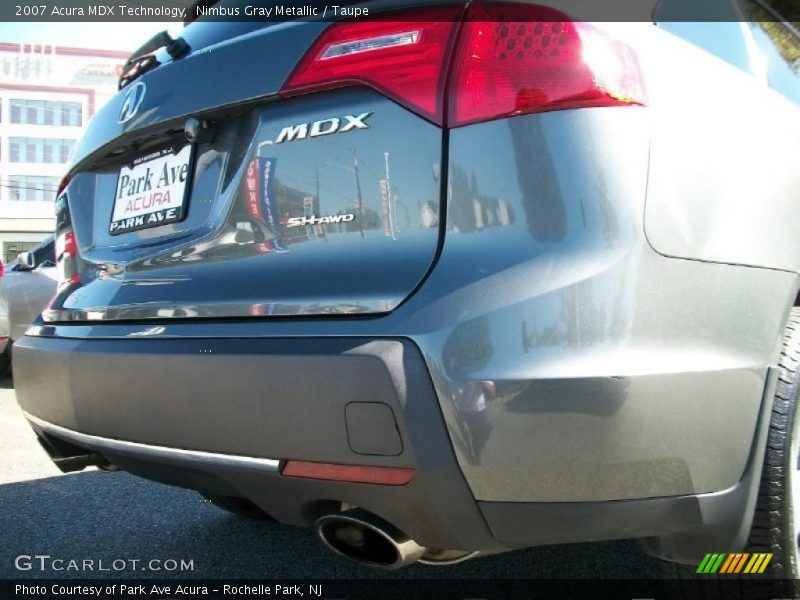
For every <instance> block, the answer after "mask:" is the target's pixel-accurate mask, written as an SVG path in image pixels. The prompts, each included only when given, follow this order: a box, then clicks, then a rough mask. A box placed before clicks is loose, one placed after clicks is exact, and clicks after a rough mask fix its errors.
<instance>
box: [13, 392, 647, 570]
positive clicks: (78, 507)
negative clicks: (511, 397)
mask: <svg viewBox="0 0 800 600" xmlns="http://www.w3.org/2000/svg"><path fill="white" fill-rule="evenodd" d="M35 555H46V556H49V557H50V558H48V559H34V558H32V559H27V558H25V557H27V556H31V557H33V556H35ZM20 556H22V557H23V558H18V557H20ZM55 560H61V561H62V562H60V563H58V562H53V561H55ZM87 560H89V561H92V563H91V565H92V570H83V571H82V570H77V569H76V570H71V569H70V567H71V564H81V565H82V568H85V563H84V562H83V561H87ZM69 561H76V562H75V563H70V562H69ZM115 561H116V562H115ZM153 561H155V562H153ZM170 561H174V562H170ZM181 561H183V562H184V564H185V565H186V566H185V569H186V570H183V571H181V568H180V566H179V565H180V563H181ZM29 566H30V568H29V569H28V567H29ZM123 566H124V568H120V567H123ZM18 567H19V568H18ZM53 567H61V569H63V570H58V571H54V570H53ZM118 568H120V569H119V570H117V569H118ZM20 569H22V570H20ZM100 569H106V570H100ZM167 569H169V570H167ZM173 569H174V570H173ZM21 577H40V578H68V577H74V578H80V577H113V578H119V577H158V578H172V577H194V578H270V579H271V578H297V579H300V578H337V579H360V578H375V577H377V578H395V577H396V578H420V579H422V578H487V579H507V578H543V579H563V578H566V579H571V578H592V579H594V578H635V579H650V578H653V577H657V568H656V563H655V561H654V560H653V559H651V558H648V557H647V556H645V555H644V554H642V553H641V552H640V551H639V550H638V548H637V546H636V544H635V543H633V542H627V541H622V542H612V543H602V544H600V543H595V544H572V545H564V546H545V547H539V548H533V549H529V550H523V551H517V552H511V553H508V554H503V555H497V556H489V557H484V558H478V559H475V560H472V561H469V562H466V563H463V564H460V565H456V566H451V567H428V566H424V565H415V566H411V567H408V568H406V569H403V570H400V571H396V572H392V573H386V572H384V571H376V570H373V569H370V568H367V567H363V566H361V565H358V564H356V563H354V562H351V561H349V560H347V559H344V558H340V557H338V556H335V555H333V554H332V553H331V552H330V551H328V550H327V549H325V548H324V547H323V546H322V545H321V543H320V542H319V541H318V540H317V538H316V537H315V535H314V534H313V532H312V531H311V530H310V529H303V528H296V527H291V526H286V525H281V524H278V523H265V522H260V521H253V520H250V519H246V518H242V517H236V516H233V515H230V514H228V513H226V512H225V511H223V510H221V509H218V508H216V507H214V506H213V505H211V504H208V503H206V502H203V501H202V499H201V497H200V496H199V495H198V494H197V493H195V492H191V491H189V490H183V489H179V488H174V487H170V486H166V485H160V484H156V483H152V482H150V481H146V480H143V479H139V478H137V477H134V476H132V475H129V474H127V473H122V472H115V473H104V472H101V471H98V470H96V469H91V470H87V471H82V472H80V473H72V474H67V475H64V474H61V473H60V472H59V471H58V469H56V468H55V467H54V466H53V465H52V464H51V463H50V461H49V459H48V458H47V456H46V455H45V453H44V451H43V450H42V449H41V448H40V447H39V445H38V444H37V442H36V440H35V437H34V435H33V432H32V431H31V430H30V428H29V427H28V425H27V423H26V422H25V420H24V418H23V416H22V413H21V412H20V409H19V407H18V405H17V403H16V401H15V398H14V390H13V385H12V382H11V380H10V379H5V380H0V578H21Z"/></svg>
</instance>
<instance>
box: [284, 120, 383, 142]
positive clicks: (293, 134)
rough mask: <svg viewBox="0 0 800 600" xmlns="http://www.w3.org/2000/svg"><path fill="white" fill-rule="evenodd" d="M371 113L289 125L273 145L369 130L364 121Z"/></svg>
mask: <svg viewBox="0 0 800 600" xmlns="http://www.w3.org/2000/svg"><path fill="white" fill-rule="evenodd" d="M371 115H372V112H365V113H361V114H360V115H345V116H344V117H341V118H340V117H331V118H329V119H320V120H319V121H313V122H311V123H298V124H297V125H289V126H288V127H284V128H283V129H281V132H280V133H279V134H278V137H277V138H275V141H274V142H272V143H273V144H283V143H284V142H294V141H296V140H304V139H306V138H315V137H320V136H323V135H331V134H332V133H346V132H348V131H353V130H354V129H369V125H367V123H366V120H367V119H368V118H369V117H370V116H371Z"/></svg>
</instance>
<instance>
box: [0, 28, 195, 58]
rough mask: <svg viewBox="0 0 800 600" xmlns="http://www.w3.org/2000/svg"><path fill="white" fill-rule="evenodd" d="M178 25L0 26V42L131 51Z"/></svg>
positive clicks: (173, 29)
mask: <svg viewBox="0 0 800 600" xmlns="http://www.w3.org/2000/svg"><path fill="white" fill-rule="evenodd" d="M181 28H182V25H181V24H180V23H175V22H167V23H130V22H129V23H0V42H32V43H36V44H54V45H56V46H77V47H80V48H99V49H103V50H124V51H126V52H132V51H133V50H135V49H136V48H138V47H139V46H141V45H142V44H143V43H144V42H146V41H147V40H148V39H149V38H150V37H151V36H152V35H153V34H154V33H158V32H159V31H164V30H165V29H166V30H168V31H169V32H170V33H177V32H179V31H180V30H181Z"/></svg>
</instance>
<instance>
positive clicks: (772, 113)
mask: <svg viewBox="0 0 800 600" xmlns="http://www.w3.org/2000/svg"><path fill="white" fill-rule="evenodd" d="M643 41H646V42H647V43H646V44H645V45H644V47H643V51H642V52H641V55H642V57H643V60H644V64H643V68H644V69H645V72H646V73H648V80H647V87H648V93H649V96H650V111H651V113H652V124H653V140H652V162H651V169H650V179H649V188H648V189H649V193H648V197H647V210H646V220H645V228H646V231H647V237H648V240H649V241H650V243H651V244H652V245H653V247H654V248H655V249H656V250H657V251H658V252H661V253H662V254H665V255H668V256H675V257H683V258H693V259H699V260H707V261H714V262H722V263H734V264H744V265H753V266H759V267H768V268H771V269H785V270H787V271H794V272H800V236H798V235H797V232H796V230H795V228H793V227H790V226H788V224H789V223H792V222H793V221H795V220H796V219H797V206H798V200H800V118H798V114H799V113H800V109H798V107H797V105H796V104H793V103H792V102H790V101H789V100H788V99H786V98H785V97H783V96H781V95H780V94H778V93H776V92H774V91H772V90H770V89H769V88H768V87H767V86H766V83H765V81H763V80H762V81H759V79H758V78H757V77H754V76H752V75H749V74H747V73H744V72H743V71H740V70H738V69H736V68H735V67H732V66H730V65H728V64H727V63H725V62H723V61H722V60H720V59H718V58H716V57H714V56H712V55H710V54H707V53H705V52H703V51H701V50H698V49H697V48H695V47H694V46H692V45H690V44H688V43H687V42H684V41H683V40H681V39H680V38H678V37H676V36H673V35H671V34H669V33H667V32H664V31H661V30H655V31H654V32H653V35H651V36H647V37H646V38H643ZM758 61H759V58H758V57H756V60H755V62H756V64H759V62H758Z"/></svg>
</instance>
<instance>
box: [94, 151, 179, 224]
mask: <svg viewBox="0 0 800 600" xmlns="http://www.w3.org/2000/svg"><path fill="white" fill-rule="evenodd" d="M191 159H192V146H183V147H181V148H178V147H175V146H171V147H169V148H164V149H162V150H158V151H157V152H151V153H150V154H148V155H146V156H142V157H140V158H137V159H136V160H134V161H133V163H131V164H130V165H125V166H123V167H122V168H121V169H120V170H119V179H117V195H116V197H115V199H114V210H113V211H112V213H111V225H109V227H108V232H109V233H110V234H111V235H119V234H121V233H126V232H128V231H136V230H137V229H145V228H147V227H157V226H158V225H166V224H167V223H175V222H177V221H180V220H182V219H183V217H184V216H185V213H186V203H187V199H188V195H189V194H188V181H189V173H190V167H191Z"/></svg>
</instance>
